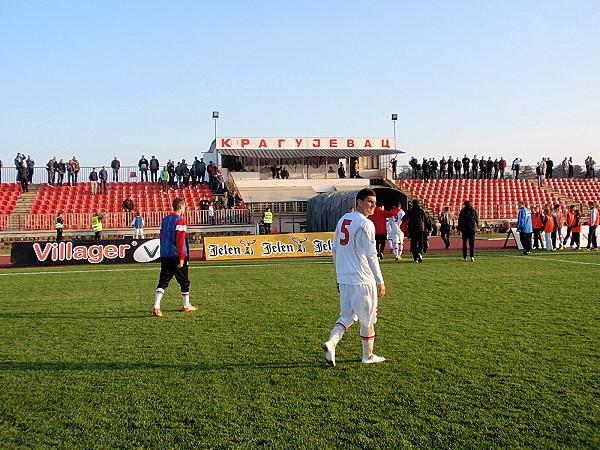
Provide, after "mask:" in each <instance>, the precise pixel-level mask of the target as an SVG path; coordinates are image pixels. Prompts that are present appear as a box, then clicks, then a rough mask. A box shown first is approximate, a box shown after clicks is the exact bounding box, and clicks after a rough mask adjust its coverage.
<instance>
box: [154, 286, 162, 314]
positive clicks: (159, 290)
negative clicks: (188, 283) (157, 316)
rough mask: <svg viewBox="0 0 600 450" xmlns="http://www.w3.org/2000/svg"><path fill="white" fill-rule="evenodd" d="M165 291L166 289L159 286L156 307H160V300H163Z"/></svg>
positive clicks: (155, 297)
mask: <svg viewBox="0 0 600 450" xmlns="http://www.w3.org/2000/svg"><path fill="white" fill-rule="evenodd" d="M164 293H165V290H164V289H162V288H158V289H157V290H156V295H155V296H154V308H155V309H160V301H161V300H162V298H163V294H164Z"/></svg>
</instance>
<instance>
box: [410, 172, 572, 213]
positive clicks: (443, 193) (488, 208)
mask: <svg viewBox="0 0 600 450" xmlns="http://www.w3.org/2000/svg"><path fill="white" fill-rule="evenodd" d="M398 185H399V186H400V187H402V188H404V189H405V190H407V191H409V192H410V193H411V194H413V196H415V197H417V198H419V199H420V200H421V201H422V202H423V203H424V205H425V206H427V207H428V208H430V209H431V210H432V211H433V212H434V213H435V214H439V213H441V211H442V210H443V208H444V207H445V206H448V207H449V208H450V210H451V211H452V212H453V213H454V215H455V216H457V217H458V213H459V212H460V209H461V208H462V206H463V202H464V201H465V200H470V201H471V203H472V204H473V206H474V208H475V209H476V210H477V211H478V212H479V218H480V219H483V220H500V219H502V220H504V219H514V218H515V217H516V216H517V214H518V202H519V201H521V200H522V201H524V202H525V203H527V204H528V205H544V204H545V203H552V204H555V203H559V204H561V205H562V206H563V208H564V209H566V205H567V202H565V199H561V198H560V197H558V196H556V195H555V194H553V193H551V192H549V191H547V190H545V189H543V188H540V187H538V186H537V184H535V183H533V182H531V181H530V180H512V179H511V180H485V179H483V180H479V179H477V180H473V179H471V180H445V179H444V180H439V179H437V180H429V181H428V182H427V183H425V182H423V180H400V181H398Z"/></svg>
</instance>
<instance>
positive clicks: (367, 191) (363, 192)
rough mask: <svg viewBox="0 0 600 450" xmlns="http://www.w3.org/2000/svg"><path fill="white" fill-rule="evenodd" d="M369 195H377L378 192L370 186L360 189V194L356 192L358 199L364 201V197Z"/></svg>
mask: <svg viewBox="0 0 600 450" xmlns="http://www.w3.org/2000/svg"><path fill="white" fill-rule="evenodd" d="M369 196H373V197H377V194H376V193H375V191H374V190H373V189H369V188H364V189H361V190H360V191H358V194H356V201H358V200H360V201H364V199H365V198H367V197H369Z"/></svg>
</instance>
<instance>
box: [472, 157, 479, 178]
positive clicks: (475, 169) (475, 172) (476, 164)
mask: <svg viewBox="0 0 600 450" xmlns="http://www.w3.org/2000/svg"><path fill="white" fill-rule="evenodd" d="M471 176H472V177H473V179H474V180H476V179H477V178H479V158H477V155H473V159H472V160H471Z"/></svg>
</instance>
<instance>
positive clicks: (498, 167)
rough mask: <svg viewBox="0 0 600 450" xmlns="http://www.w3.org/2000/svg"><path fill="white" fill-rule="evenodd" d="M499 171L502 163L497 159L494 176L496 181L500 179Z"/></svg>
mask: <svg viewBox="0 0 600 450" xmlns="http://www.w3.org/2000/svg"><path fill="white" fill-rule="evenodd" d="M488 161H489V160H488ZM499 170H500V161H498V158H496V159H495V160H494V175H493V179H494V180H495V179H497V178H498V172H499Z"/></svg>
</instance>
